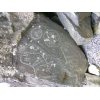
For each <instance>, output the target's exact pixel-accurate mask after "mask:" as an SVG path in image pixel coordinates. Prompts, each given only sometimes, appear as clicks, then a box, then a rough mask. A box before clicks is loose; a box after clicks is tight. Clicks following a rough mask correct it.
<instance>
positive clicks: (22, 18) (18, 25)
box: [9, 12, 34, 31]
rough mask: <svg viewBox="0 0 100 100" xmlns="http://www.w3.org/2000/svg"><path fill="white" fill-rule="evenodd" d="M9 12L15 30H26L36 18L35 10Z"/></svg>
mask: <svg viewBox="0 0 100 100" xmlns="http://www.w3.org/2000/svg"><path fill="white" fill-rule="evenodd" d="M9 14H10V20H11V22H12V26H13V30H14V31H19V30H21V31H22V30H25V28H26V27H27V26H28V25H29V24H30V22H31V21H32V20H33V18H34V13H33V12H10V13H9Z"/></svg>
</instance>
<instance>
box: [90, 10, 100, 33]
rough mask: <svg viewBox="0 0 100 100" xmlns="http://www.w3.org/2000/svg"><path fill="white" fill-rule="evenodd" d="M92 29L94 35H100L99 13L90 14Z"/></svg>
mask: <svg viewBox="0 0 100 100" xmlns="http://www.w3.org/2000/svg"><path fill="white" fill-rule="evenodd" d="M92 28H93V31H94V34H100V12H92Z"/></svg>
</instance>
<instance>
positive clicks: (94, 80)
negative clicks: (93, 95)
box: [83, 73, 100, 87]
mask: <svg viewBox="0 0 100 100" xmlns="http://www.w3.org/2000/svg"><path fill="white" fill-rule="evenodd" d="M85 76H86V80H85V85H83V86H84V87H99V86H100V77H99V76H95V75H91V74H88V73H86V74H85Z"/></svg>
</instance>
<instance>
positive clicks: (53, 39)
mask: <svg viewBox="0 0 100 100" xmlns="http://www.w3.org/2000/svg"><path fill="white" fill-rule="evenodd" d="M25 34H26V35H25V36H23V38H22V39H21V41H20V42H19V45H18V51H17V67H18V70H20V72H22V73H25V72H27V73H30V74H33V76H34V77H37V78H39V79H44V80H49V81H52V82H55V83H59V84H66V85H70V86H81V85H82V82H83V80H84V74H85V72H86V70H87V67H88V65H87V60H86V58H85V55H84V54H83V52H82V51H81V50H80V48H78V47H77V45H76V43H75V42H74V41H73V40H72V38H71V37H70V36H69V34H68V33H67V32H66V31H64V30H63V29H62V28H61V27H60V26H58V25H57V24H55V23H53V22H52V21H50V20H49V19H48V18H46V17H44V16H42V15H40V14H37V15H36V18H35V19H34V21H33V25H32V26H31V28H30V29H29V30H28V31H27V32H26V33H25Z"/></svg>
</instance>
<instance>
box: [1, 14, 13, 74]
mask: <svg viewBox="0 0 100 100" xmlns="http://www.w3.org/2000/svg"><path fill="white" fill-rule="evenodd" d="M12 37H13V30H12V27H11V22H10V17H9V14H8V13H0V75H4V74H5V75H8V74H6V71H4V70H5V69H9V68H11V67H12V65H13V57H12V45H11V39H12ZM8 71H9V70H8Z"/></svg>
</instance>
